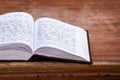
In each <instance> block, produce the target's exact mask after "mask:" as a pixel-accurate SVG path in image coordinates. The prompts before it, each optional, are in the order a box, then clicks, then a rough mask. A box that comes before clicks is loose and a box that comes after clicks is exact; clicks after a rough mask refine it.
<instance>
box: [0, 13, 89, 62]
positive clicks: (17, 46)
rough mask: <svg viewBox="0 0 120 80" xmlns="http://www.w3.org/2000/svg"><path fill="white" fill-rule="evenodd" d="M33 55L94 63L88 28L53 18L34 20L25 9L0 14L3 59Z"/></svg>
mask: <svg viewBox="0 0 120 80" xmlns="http://www.w3.org/2000/svg"><path fill="white" fill-rule="evenodd" d="M34 55H38V56H45V57H46V58H47V57H48V58H55V59H63V60H73V61H80V62H87V63H91V58H90V53H89V46H88V37H87V31H86V30H84V29H82V28H80V27H76V26H73V25H70V24H67V23H64V22H62V21H59V20H56V19H52V18H46V17H44V18H39V19H37V20H36V21H34V19H33V17H32V16H31V15H30V14H28V13H24V12H11V13H7V14H3V15H0V60H5V61H6V60H8V61H10V60H23V61H28V60H30V59H31V58H32V57H33V56H34ZM34 58H36V59H38V57H34Z"/></svg>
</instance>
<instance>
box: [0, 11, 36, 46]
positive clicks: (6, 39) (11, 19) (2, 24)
mask: <svg viewBox="0 0 120 80" xmlns="http://www.w3.org/2000/svg"><path fill="white" fill-rule="evenodd" d="M33 32H34V20H33V18H32V16H31V15H29V14H27V13H24V12H12V13H7V14H3V15H0V44H4V43H25V44H27V45H29V46H31V47H33V36H34V34H33Z"/></svg>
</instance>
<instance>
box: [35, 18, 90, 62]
mask: <svg viewBox="0 0 120 80" xmlns="http://www.w3.org/2000/svg"><path fill="white" fill-rule="evenodd" d="M43 47H51V49H53V50H54V51H53V52H52V53H48V54H47V52H50V51H47V52H46V49H43V53H39V54H40V55H41V54H42V55H45V56H52V57H58V58H64V59H73V60H82V61H88V62H89V61H90V56H89V49H88V41H87V32H86V31H85V30H83V29H82V28H78V27H76V26H73V25H70V24H67V23H64V22H62V21H59V20H56V19H52V18H40V19H38V20H36V22H35V50H37V49H40V48H41V49H42V48H43ZM55 49H56V50H55ZM57 49H58V50H57ZM57 51H59V52H58V53H57ZM54 52H55V53H54ZM64 52H65V53H64ZM69 55H71V56H69Z"/></svg>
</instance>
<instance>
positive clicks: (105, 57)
mask: <svg viewBox="0 0 120 80" xmlns="http://www.w3.org/2000/svg"><path fill="white" fill-rule="evenodd" d="M15 11H20V12H21V11H23V12H27V13H30V14H31V15H32V16H33V17H34V19H35V20H36V19H37V18H41V17H51V18H56V19H58V20H62V21H64V22H66V23H70V24H72V25H75V26H79V27H82V28H84V29H86V30H88V32H89V37H90V38H89V39H90V50H91V55H92V60H93V64H92V65H83V64H79V63H69V62H54V61H52V62H51V61H42V62H0V74H1V76H0V78H1V79H4V78H6V76H7V78H6V79H8V80H9V78H12V76H10V74H12V75H13V77H14V78H15V79H18V75H19V77H20V78H19V79H20V80H23V79H22V77H25V78H24V79H27V78H29V80H32V79H33V77H34V78H39V79H40V76H43V78H45V79H47V78H49V77H52V79H54V80H56V79H57V77H59V79H62V78H61V77H63V78H65V79H70V78H71V79H72V78H73V79H79V78H80V77H79V75H83V76H84V78H85V77H87V79H90V76H92V77H93V75H94V78H98V77H99V76H100V75H101V76H102V77H103V78H104V79H106V76H107V78H110V79H111V77H110V76H111V75H112V76H114V77H112V79H113V78H114V79H116V77H117V79H118V78H119V76H120V0H0V14H4V13H8V12H15ZM92 71H93V73H92ZM34 73H35V74H34ZM46 73H47V77H46V76H45V75H44V74H46ZM51 73H53V74H54V76H53V75H51ZM40 74H41V75H40ZM66 74H67V76H66ZM71 74H72V75H71ZM73 75H74V76H75V77H74V76H73ZM103 78H102V79H103ZM100 79H101V78H100ZM119 79H120V78H119ZM91 80H92V79H91Z"/></svg>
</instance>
